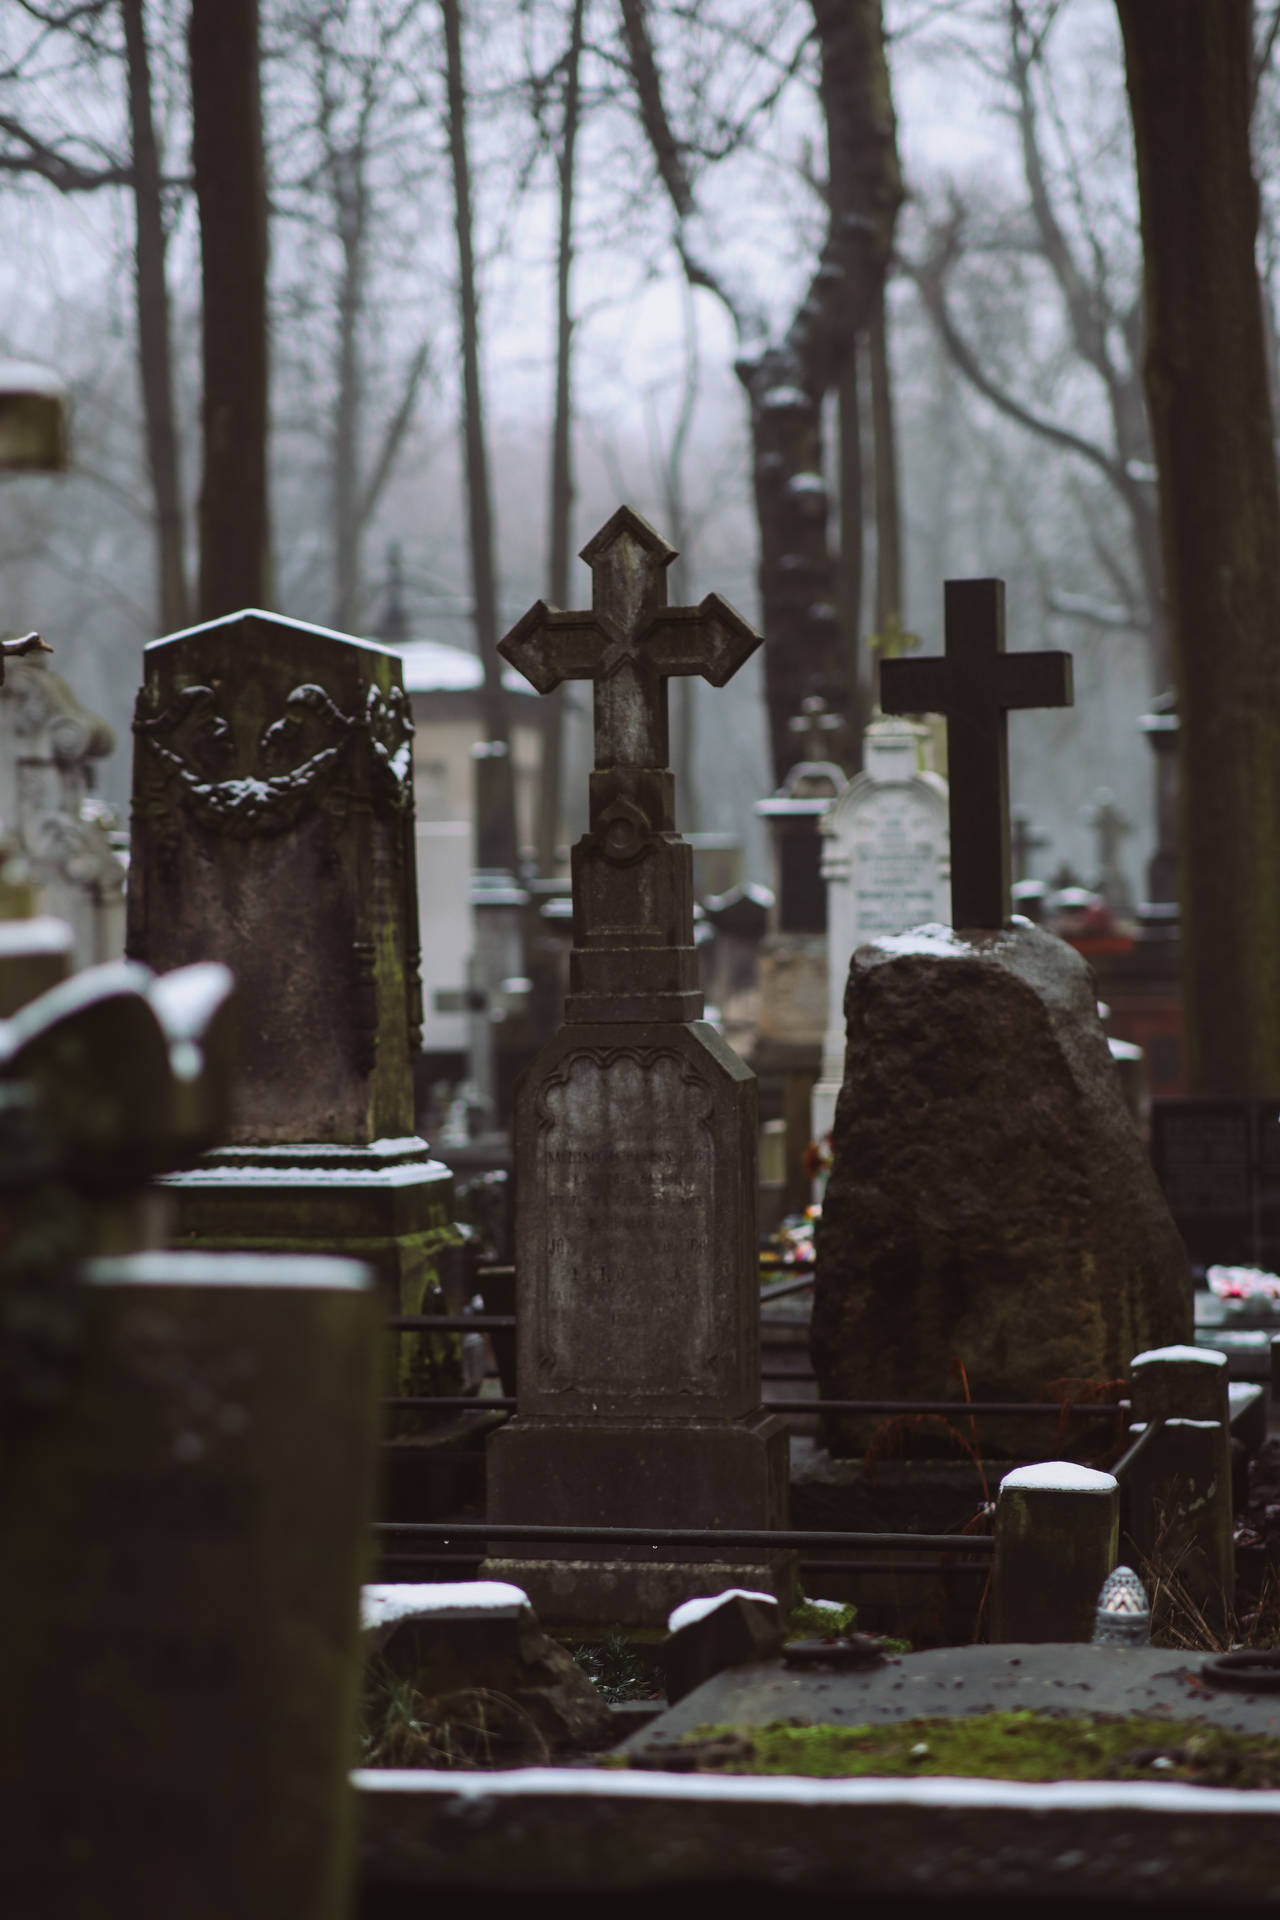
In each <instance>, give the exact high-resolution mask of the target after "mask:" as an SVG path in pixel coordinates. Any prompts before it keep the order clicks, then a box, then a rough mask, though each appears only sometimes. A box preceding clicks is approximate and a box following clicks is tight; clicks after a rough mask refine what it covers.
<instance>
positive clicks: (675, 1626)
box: [667, 1587, 778, 1633]
mask: <svg viewBox="0 0 1280 1920" xmlns="http://www.w3.org/2000/svg"><path fill="white" fill-rule="evenodd" d="M726 1600H765V1601H767V1602H768V1604H769V1605H770V1606H771V1607H776V1606H777V1604H778V1596H777V1595H776V1594H775V1593H754V1592H753V1591H752V1590H751V1588H750V1587H726V1588H725V1590H724V1592H723V1593H710V1594H704V1595H700V1596H699V1597H698V1599H696V1600H682V1601H681V1602H680V1605H679V1606H678V1607H676V1608H674V1609H673V1610H672V1612H671V1614H670V1616H669V1618H668V1620H667V1632H668V1633H679V1631H680V1629H681V1627H691V1626H692V1625H693V1624H694V1622H695V1620H705V1619H706V1617H707V1615H708V1614H709V1613H714V1612H715V1610H716V1608H717V1607H722V1606H723V1605H724V1603H725V1601H726Z"/></svg>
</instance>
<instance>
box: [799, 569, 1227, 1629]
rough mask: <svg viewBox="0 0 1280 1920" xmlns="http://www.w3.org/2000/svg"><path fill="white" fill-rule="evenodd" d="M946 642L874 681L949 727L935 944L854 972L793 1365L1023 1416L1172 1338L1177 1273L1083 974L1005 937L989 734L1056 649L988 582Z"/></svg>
mask: <svg viewBox="0 0 1280 1920" xmlns="http://www.w3.org/2000/svg"><path fill="white" fill-rule="evenodd" d="M946 628H947V654H946V658H945V659H942V660H902V659H895V660H886V661H885V662H883V664H882V667H881V676H882V677H881V687H882V699H883V704H884V706H885V708H886V710H892V711H895V712H897V711H902V710H907V711H916V712H919V711H934V712H942V713H945V714H946V716H947V741H948V761H949V769H950V777H949V782H948V798H949V811H950V822H951V900H952V920H953V922H954V931H953V929H952V928H949V927H944V926H925V927H922V928H917V929H915V930H914V931H910V932H907V933H905V934H902V935H896V936H889V937H886V938H881V939H877V940H875V941H874V942H873V943H871V944H870V945H867V946H863V947H861V948H859V949H858V950H857V951H856V952H855V954H854V956H853V961H852V964H851V966H850V970H849V979H848V984H847V988H846V992H845V1000H844V1012H845V1020H846V1043H845V1077H844V1083H843V1087H842V1090H841V1095H840V1100H839V1105H838V1108H837V1114H836V1123H835V1127H834V1131H833V1139H832V1164H831V1171H830V1173H829V1175H828V1179H827V1187H826V1192H825V1194H824V1197H823V1212H822V1219H821V1221H820V1223H819V1227H818V1232H817V1236H816V1252H817V1274H816V1284H815V1292H814V1312H813V1329H812V1349H813V1359H814V1369H815V1372H816V1374H817V1378H818V1385H819V1389H820V1392H821V1395H822V1398H823V1399H832V1400H837V1399H838V1400H863V1399H894V1400H899V1399H903V1400H910V1399H927V1400H938V1399H942V1398H953V1399H955V1401H956V1403H957V1410H958V1411H959V1412H960V1413H961V1414H962V1413H963V1398H964V1392H965V1384H964V1383H965V1382H966V1381H967V1385H968V1390H969V1392H970V1393H971V1394H972V1397H973V1398H974V1399H976V1400H1008V1401H1023V1400H1035V1399H1038V1398H1040V1397H1042V1396H1043V1395H1044V1394H1045V1393H1046V1392H1048V1391H1050V1390H1051V1389H1052V1384H1053V1383H1054V1382H1055V1381H1066V1380H1071V1379H1074V1380H1092V1381H1098V1382H1102V1381H1107V1380H1116V1379H1119V1378H1121V1377H1122V1376H1123V1375H1124V1374H1125V1372H1126V1371H1127V1368H1128V1363H1129V1356H1130V1355H1131V1354H1132V1353H1133V1351H1134V1349H1135V1347H1140V1346H1144V1345H1151V1346H1155V1345H1158V1344H1162V1343H1164V1342H1166V1341H1169V1340H1185V1339H1188V1338H1189V1337H1190V1333H1191V1279H1190V1273H1189V1270H1188V1265H1187V1257H1186V1251H1185V1249H1184V1247H1183V1245H1182V1242H1181V1240H1180V1238H1179V1236H1178V1233H1177V1231H1176V1229H1175V1227H1174V1225H1173V1221H1172V1219H1171V1217H1170V1215H1169V1210H1168V1206H1167V1205H1166V1203H1165V1200H1164V1197H1163V1195H1162V1194H1161V1192H1160V1189H1159V1187H1158V1185H1157V1183H1156V1179H1155V1176H1154V1174H1153V1173H1152V1170H1151V1165H1150V1162H1149V1161H1148V1159H1147V1156H1146V1153H1145V1151H1144V1149H1143V1146H1142V1143H1141V1141H1140V1139H1139V1138H1138V1135H1137V1133H1136V1132H1135V1129H1134V1127H1133V1123H1132V1120H1131V1118H1130V1115H1129V1111H1128V1108H1127V1107H1126V1105H1125V1101H1124V1096H1123V1092H1122V1089H1121V1086H1120V1081H1119V1078H1118V1076H1117V1073H1116V1069H1115V1065H1114V1063H1113V1061H1112V1058H1111V1054H1110V1051H1109V1048H1108V1045H1107V1040H1106V1036H1105V1034H1104V1033H1103V1031H1102V1028H1101V1026H1100V1024H1099V1022H1098V1016H1097V994H1096V991H1095V988H1094V985H1093V977H1092V974H1091V973H1090V970H1089V967H1088V965H1087V964H1086V962H1085V961H1084V960H1082V959H1081V957H1080V955H1079V954H1078V953H1076V951H1075V950H1074V948H1072V947H1069V946H1067V945H1066V944H1065V943H1064V942H1063V941H1061V940H1055V939H1054V938H1053V937H1052V936H1051V935H1050V934H1047V933H1045V932H1043V931H1042V930H1041V929H1039V928H1037V927H1032V926H1029V925H1019V926H1012V925H1010V924H1009V922H1010V919H1011V914H1010V900H1009V884H1010V883H1009V805H1008V765H1007V760H1008V755H1007V739H1006V718H1007V714H1008V712H1009V710H1010V709H1012V708H1016V707H1026V706H1044V705H1049V706H1053V705H1063V704H1066V703H1067V702H1069V700H1070V697H1071V665H1070V660H1069V657H1068V656H1067V655H1065V654H1056V653H1054V654H1036V653H1012V654H1007V653H1006V652H1005V651H1004V587H1003V583H1002V582H1001V581H999V580H958V581H957V580H952V581H948V582H947V589H946ZM1139 1329H1142V1330H1143V1331H1141V1332H1140V1331H1139ZM1157 1330H1158V1331H1157ZM1152 1335H1154V1336H1155V1337H1154V1338H1153V1337H1152ZM873 1425H874V1423H871V1422H868V1421H867V1420H865V1419H864V1420H861V1421H859V1420H858V1419H856V1418H852V1417H849V1416H844V1415H841V1416H836V1417H834V1418H832V1419H829V1420H828V1421H827V1422H826V1423H825V1426H824V1435H825V1438H826V1441H827V1444H828V1446H829V1447H830V1448H831V1450H832V1451H833V1452H839V1453H842V1454H849V1453H855V1454H860V1453H862V1452H863V1451H864V1450H865V1448H866V1446H867V1445H868V1443H869V1441H870V1438H871V1432H872V1430H873ZM1042 1439H1043V1429H1042V1428H1040V1429H1037V1428H1035V1427H1033V1426H1032V1425H1031V1423H1029V1422H1024V1423H1023V1424H1022V1425H1021V1426H1019V1424H1018V1423H1017V1422H1016V1420H1013V1419H1000V1420H995V1421H984V1423H983V1427H982V1431H981V1441H982V1446H983V1450H984V1452H985V1453H986V1455H987V1457H988V1458H997V1459H998V1458H1006V1459H1007V1458H1010V1457H1013V1458H1021V1459H1024V1460H1025V1459H1026V1458H1028V1455H1029V1454H1030V1453H1031V1452H1032V1451H1033V1450H1034V1449H1035V1448H1036V1447H1038V1446H1039V1445H1040V1444H1041V1443H1042ZM909 1444H915V1440H914V1437H912V1438H911V1439H910V1440H909ZM919 1444H920V1445H921V1446H922V1447H924V1448H926V1449H929V1450H932V1451H934V1452H936V1451H937V1450H938V1446H939V1444H940V1442H939V1439H938V1436H937V1435H936V1434H932V1435H923V1436H921V1438H920V1441H919ZM1095 1592H1096V1590H1095Z"/></svg>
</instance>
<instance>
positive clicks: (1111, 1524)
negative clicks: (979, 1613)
mask: <svg viewBox="0 0 1280 1920" xmlns="http://www.w3.org/2000/svg"><path fill="white" fill-rule="evenodd" d="M995 1534H996V1550H995V1557H994V1562H993V1565H992V1569H991V1638H992V1641H993V1642H995V1643H997V1644H998V1643H999V1642H1001V1641H1016V1642H1027V1643H1034V1642H1036V1641H1045V1640H1062V1641H1073V1642H1082V1641H1089V1640H1092V1638H1093V1630H1094V1627H1095V1625H1096V1623H1097V1609H1098V1593H1099V1591H1100V1589H1101V1587H1102V1583H1103V1581H1104V1580H1105V1579H1106V1577H1107V1575H1108V1574H1109V1573H1110V1572H1111V1569H1112V1568H1113V1567H1114V1566H1115V1563H1116V1548H1117V1542H1118V1540H1119V1534H1120V1486H1119V1482H1118V1481H1117V1480H1116V1478H1115V1475H1114V1474H1110V1473H1098V1472H1096V1471H1095V1470H1094V1469H1093V1468H1092V1467H1080V1466H1076V1465H1075V1464H1074V1462H1072V1461H1070V1460H1047V1461H1045V1462H1044V1464H1043V1465H1040V1466H1033V1467H1018V1468H1015V1470H1014V1471H1013V1472H1012V1473H1006V1475H1005V1476H1004V1479H1003V1480H1002V1481H1001V1482H1000V1492H999V1494H998V1496H997V1499H996V1521H995Z"/></svg>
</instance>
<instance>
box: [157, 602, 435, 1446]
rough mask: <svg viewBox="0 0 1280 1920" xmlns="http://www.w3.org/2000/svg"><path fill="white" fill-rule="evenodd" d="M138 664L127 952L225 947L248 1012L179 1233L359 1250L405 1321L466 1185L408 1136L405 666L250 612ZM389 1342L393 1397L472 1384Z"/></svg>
mask: <svg viewBox="0 0 1280 1920" xmlns="http://www.w3.org/2000/svg"><path fill="white" fill-rule="evenodd" d="M144 660H145V667H144V680H143V685H142V688H141V690H140V692H139V695H138V701H137V709H136V713H135V718H134V742H135V753H134V782H133V848H132V855H131V861H130V868H129V896H128V926H129V952H130V954H131V955H133V956H134V957H135V958H138V959H141V960H145V961H146V962H147V963H148V964H149V965H151V966H154V967H157V968H168V967H172V966H177V965H180V964H183V963H184V962H186V961H189V960H192V959H205V960H208V959H216V960H221V961H223V962H225V964H226V965H227V966H229V967H230V968H231V969H232V971H233V973H234V974H235V976H236V980H237V983H238V986H239V995H240V1007H241V1016H240V1034H239V1048H238V1058H237V1068H238V1071H237V1083H236V1084H237V1100H236V1107H235V1116H234V1122H233V1125H232V1128H231V1132H230V1137H229V1140H228V1141H227V1143H226V1145H225V1146H222V1147H220V1148H219V1149H218V1150H217V1151H216V1152H213V1153H211V1154H210V1155H209V1156H208V1157H207V1158H206V1159H205V1160H204V1161H203V1162H202V1163H201V1164H200V1166H199V1167H198V1168H196V1169H194V1170H193V1171H192V1172H191V1173H190V1174H189V1175H187V1174H178V1175H175V1176H173V1177H172V1178H170V1179H169V1180H167V1181H166V1183H165V1184H166V1191H167V1192H168V1194H169V1196H170V1198H171V1201H172V1204H173V1207H174V1215H175V1219H174V1229H173V1234H174V1244H175V1245H179V1246H182V1247H185V1248H188V1249H191V1250H197V1249H203V1250H206V1251H211V1252H212V1251H218V1252H225V1251H233V1250H236V1249H240V1250H249V1249H252V1250H257V1251H264V1252H276V1253H291V1254H292V1253H301V1254H306V1253H318V1252H324V1253H333V1254H339V1255H351V1256H354V1257H358V1258H361V1259H365V1260H368V1261H369V1262H371V1264H372V1265H373V1266H374V1268H375V1269H376V1271H377V1272H378V1274H379V1277H380V1279H381V1280H382V1282H383V1285H384V1288H385V1293H386V1301H385V1304H386V1306H387V1307H388V1309H389V1310H390V1311H393V1312H398V1313H405V1314H412V1313H421V1312H425V1311H428V1310H430V1309H431V1307H432V1306H433V1305H436V1304H438V1301H439V1292H438V1273H437V1259H438V1255H439V1251H440V1249H441V1248H442V1246H443V1245H444V1244H445V1243H446V1242H447V1241H448V1240H449V1238H450V1223H451V1218H452V1183H451V1177H450V1174H449V1172H448V1169H447V1168H446V1167H444V1166H443V1165H442V1164H441V1163H440V1162H439V1161H438V1160H435V1159H434V1158H433V1157H432V1155H431V1151H430V1149H429V1147H428V1145H427V1143H426V1141H424V1140H421V1139H419V1138H418V1137H417V1135H416V1134H415V1132H414V1117H413V1116H414V1107H413V1064H414V1061H415V1059H416V1057H417V1054H418V1051H419V1048H420V1045H421V1020H422V1014H421V988H420V981H419V957H418V940H419V934H418V925H419V923H418V899H417V882H416V869H415V839H414V806H413V754H412V741H413V722H412V718H411V714H410V708H409V702H408V698H407V696H406V694H405V692H404V688H403V683H402V672H403V669H402V663H401V661H400V659H399V656H398V655H396V654H394V653H392V652H389V651H388V650H387V649H385V648H382V647H377V646H373V645H371V644H369V643H368V642H366V641H362V640H356V639H352V638H351V637H350V636H348V635H346V634H339V633H331V632H328V631H326V630H325V629H323V628H319V627H312V626H307V625H305V624H303V623H302V622H300V621H295V620H285V619H281V618H280V617H279V616H277V615H275V614H268V613H261V612H257V611H255V610H252V609H249V610H246V611H244V612H242V613H237V614H230V615H228V616H226V618H224V619H221V620H215V621H211V622H209V623H208V624H206V625H203V626H198V627H192V628H189V629H187V630H186V631H184V632H182V633H177V634H172V635H169V636H168V637H167V638H165V639H162V640H156V641H152V642H151V644H150V645H149V646H148V647H147V648H146V649H145V654H144ZM387 1352H388V1361H387V1377H386V1385H387V1389H388V1391H389V1392H399V1393H401V1394H409V1393H415V1392H416V1393H425V1394H429V1393H432V1392H448V1391H452V1390H454V1389H456V1388H460V1386H461V1379H460V1374H458V1370H457V1368H456V1366H455V1365H454V1362H453V1361H452V1360H451V1359H450V1357H449V1354H448V1352H447V1350H446V1348H445V1347H444V1346H443V1345H442V1343H441V1342H440V1341H438V1340H436V1341H433V1340H432V1339H431V1337H430V1336H429V1335H422V1334H417V1335H408V1336H404V1337H402V1338H399V1339H398V1340H397V1341H395V1342H389V1343H388V1349H387ZM455 1376H457V1377H455ZM395 1422H396V1425H397V1427H398V1428H399V1429H400V1430H410V1429H412V1428H413V1427H415V1426H420V1425H421V1424H422V1417H421V1416H418V1415H413V1414H403V1413H402V1414H398V1415H396V1416H395Z"/></svg>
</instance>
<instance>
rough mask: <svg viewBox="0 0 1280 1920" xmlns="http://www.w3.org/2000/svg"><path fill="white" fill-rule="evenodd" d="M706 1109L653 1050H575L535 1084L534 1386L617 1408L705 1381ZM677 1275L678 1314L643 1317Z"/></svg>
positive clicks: (689, 1079) (709, 1217)
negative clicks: (538, 1200) (682, 1278)
mask: <svg viewBox="0 0 1280 1920" xmlns="http://www.w3.org/2000/svg"><path fill="white" fill-rule="evenodd" d="M711 1109H712V1099H711V1093H710V1089H709V1088H707V1086H706V1085H705V1083H704V1082H703V1081H702V1080H701V1078H700V1077H699V1076H698V1075H697V1074H696V1073H695V1072H694V1071H692V1069H691V1068H690V1065H689V1063H688V1062H687V1061H685V1060H684V1059H682V1058H681V1057H680V1055H678V1054H677V1053H675V1052H674V1051H666V1050H664V1049H662V1048H647V1049H646V1048H636V1049H629V1048H612V1049H594V1048H584V1049H583V1050H582V1051H581V1052H577V1053H573V1054H571V1055H569V1056H568V1058H567V1059H566V1060H565V1061H564V1062H563V1064H562V1066H561V1068H560V1071H559V1072H558V1073H556V1074H555V1075H553V1076H552V1077H551V1078H550V1079H549V1080H548V1081H547V1083H546V1084H545V1085H544V1086H543V1088H542V1090H541V1093H540V1098H539V1118H540V1122H541V1127H540V1132H539V1139H538V1152H537V1184H538V1188H539V1191H540V1193H541V1194H542V1196H543V1197H544V1204H545V1209H546V1212H545V1219H546V1222H547V1238H546V1242H545V1246H546V1255H545V1258H546V1269H545V1275H544V1277H543V1278H544V1284H543V1285H542V1286H541V1287H540V1288H539V1289H538V1297H539V1315H538V1319H539V1324H538V1327H537V1341H536V1368H537V1381H538V1386H539V1388H540V1389H541V1390H543V1391H547V1392H553V1393H554V1392H571V1393H573V1392H576V1393H578V1394H598V1395H600V1396H601V1397H602V1398H603V1399H605V1400H607V1402H608V1403H609V1404H611V1405H614V1406H617V1405H618V1404H619V1403H628V1404H635V1405H640V1404H641V1403H642V1402H643V1400H644V1398H645V1395H646V1393H653V1392H655V1391H656V1392H658V1393H660V1394H661V1395H663V1396H664V1397H667V1398H669V1397H670V1396H671V1395H672V1394H677V1395H678V1394H696V1393H701V1392H704V1391H706V1390H707V1388H708V1387H709V1386H711V1385H712V1384H713V1382H714V1379H715V1374H716V1369H717V1363H718V1358H719V1356H718V1353H717V1342H716V1337H715V1316H714V1301H713V1281H712V1276H713V1274H714V1271H715V1266H716V1259H715V1252H716V1250H715V1247H714V1245H713V1231H712V1226H713V1220H714V1209H715V1185H716V1167H715V1152H714V1140H713V1134H712V1129H711V1125H710V1120H711ZM579 1142H582V1143H583V1144H581V1145H579V1144H578V1143H579ZM588 1143H589V1144H588ZM680 1273H687V1274H688V1276H689V1290H688V1295H687V1299H686V1303H685V1304H686V1312H685V1313H684V1314H683V1315H673V1314H669V1313H655V1312H654V1310H653V1303H654V1298H655V1293H656V1291H657V1286H656V1282H657V1280H658V1278H659V1276H661V1278H662V1280H663V1283H664V1285H663V1291H664V1292H665V1291H667V1290H669V1288H670V1276H671V1275H672V1274H680Z"/></svg>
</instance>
